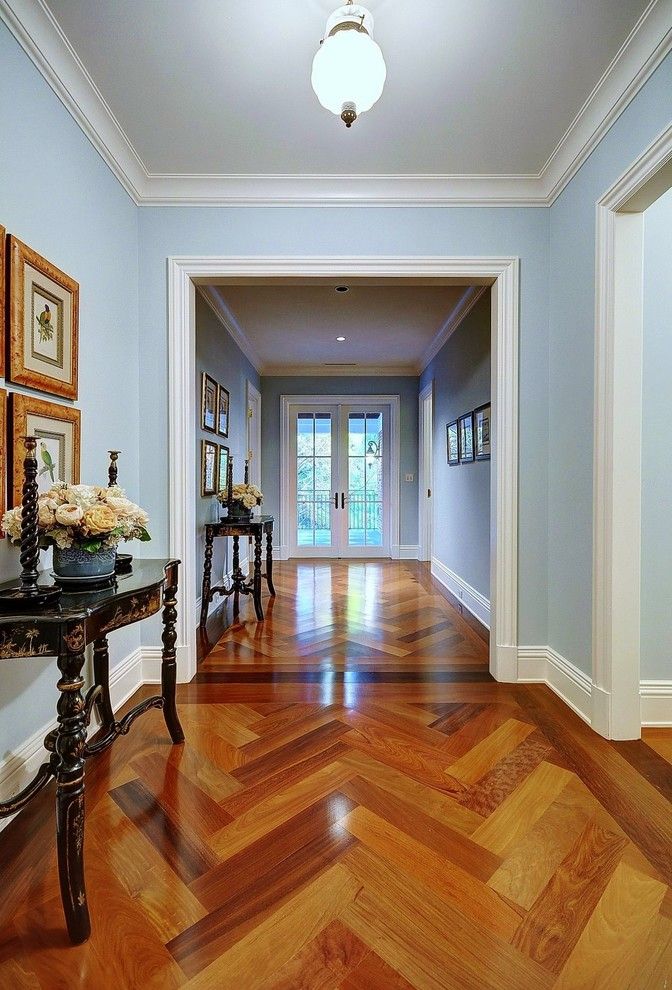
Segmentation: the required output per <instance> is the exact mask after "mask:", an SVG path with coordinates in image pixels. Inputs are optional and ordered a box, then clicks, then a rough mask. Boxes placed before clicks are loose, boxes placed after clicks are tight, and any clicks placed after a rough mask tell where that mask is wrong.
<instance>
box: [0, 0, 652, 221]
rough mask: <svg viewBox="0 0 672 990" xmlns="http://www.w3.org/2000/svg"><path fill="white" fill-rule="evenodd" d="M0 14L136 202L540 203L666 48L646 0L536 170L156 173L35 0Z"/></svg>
mask: <svg viewBox="0 0 672 990" xmlns="http://www.w3.org/2000/svg"><path fill="white" fill-rule="evenodd" d="M0 17H1V18H2V20H3V21H4V22H5V23H6V24H7V26H8V27H9V29H10V31H11V32H12V33H13V34H14V36H15V37H16V39H17V40H18V42H19V43H20V44H21V46H22V47H23V48H24V50H25V51H26V52H27V54H28V55H29V57H30V58H31V60H32V61H33V63H34V64H35V65H36V66H37V68H38V69H39V71H40V72H41V73H42V75H43V76H44V78H45V79H46V81H47V82H48V84H49V85H50V86H51V88H52V89H53V90H54V92H55V93H56V94H57V95H58V97H59V98H60V99H61V101H62V102H63V104H64V105H65V106H66V108H67V109H68V110H69V112H70V113H71V114H72V116H73V117H74V119H75V120H76V121H77V123H78V124H79V125H80V127H81V128H82V130H83V131H84V133H85V134H86V135H87V137H88V138H89V139H90V140H91V142H92V143H93V145H94V147H95V148H96V149H97V150H98V152H99V153H100V155H101V156H102V158H103V159H104V160H105V161H106V162H107V164H108V165H109V167H110V168H111V170H112V171H113V173H114V174H115V175H116V176H117V178H118V179H119V181H120V182H121V183H122V185H123V186H124V188H125V189H126V191H127V192H128V194H129V195H130V196H131V198H132V199H133V200H134V202H135V203H136V204H138V205H149V204H152V205H166V206H168V205H194V206H197V205H199V206H210V205H229V206H253V205H254V206H318V205H319V206H394V207H400V206H466V205H470V206H501V207H505V206H548V205H550V204H551V203H552V202H553V201H554V200H555V198H556V197H557V196H558V195H559V194H560V192H561V191H562V189H563V188H564V187H565V186H566V185H567V183H568V182H569V181H570V179H571V178H572V177H573V176H574V175H575V174H576V172H577V171H578V169H579V168H580V167H581V165H582V164H583V162H584V161H585V160H586V158H587V157H588V155H589V154H590V152H591V151H592V150H593V148H594V147H595V145H596V144H597V143H598V142H599V140H600V139H601V138H602V136H603V135H604V133H605V132H606V131H607V130H608V128H609V127H610V126H611V124H612V123H613V122H614V120H616V118H617V117H618V115H619V114H620V113H621V112H622V111H623V110H624V109H625V107H626V106H627V105H628V103H630V101H631V100H632V99H633V98H634V96H635V95H636V94H637V92H638V91H639V89H640V88H641V87H642V86H643V84H644V83H645V82H646V80H647V79H648V78H649V77H650V75H651V74H652V73H653V72H654V70H655V69H656V68H657V66H658V65H660V63H661V62H662V60H663V59H664V57H665V56H666V55H667V54H668V52H669V51H670V50H671V49H672V28H671V27H670V25H671V24H672V0H652V2H651V3H650V4H649V5H648V6H647V7H646V9H645V10H644V11H643V13H642V15H641V16H640V18H639V20H638V21H637V23H636V24H635V26H634V27H633V29H632V30H631V32H630V34H629V35H628V37H627V38H626V40H625V41H624V43H623V44H622V46H621V48H620V50H619V51H618V53H617V54H616V56H615V57H614V59H613V60H612V61H611V63H610V65H609V66H608V68H607V69H606V71H605V72H604V74H603V75H602V78H601V79H600V81H599V82H598V84H597V86H596V87H595V88H594V89H593V91H592V93H591V94H590V95H589V97H588V99H587V100H586V101H585V103H584V105H583V106H582V108H581V109H580V110H579V112H578V114H576V116H575V117H574V120H573V121H572V122H571V124H570V125H569V127H568V128H567V130H566V131H565V133H564V135H563V136H562V138H561V140H560V141H559V142H558V144H557V146H556V148H555V150H554V151H553V152H552V154H551V155H550V157H549V158H548V160H547V161H546V164H545V165H544V166H543V168H542V169H541V170H540V171H539V172H537V173H530V174H522V175H506V174H495V175H468V174H457V175H448V174H446V175H440V174H363V173H362V174H351V175H327V174H261V175H253V174H224V175H215V174H204V175H199V174H162V173H150V172H149V170H148V169H147V167H146V166H145V164H144V163H143V162H142V160H141V158H140V156H139V155H138V153H137V151H136V150H135V149H134V147H133V145H132V143H131V141H130V140H129V139H128V137H127V135H126V134H125V132H124V130H123V129H122V127H121V126H120V124H119V122H118V120H117V119H116V118H115V116H114V114H113V113H112V111H111V109H110V107H109V105H108V103H107V101H106V99H105V97H104V95H103V94H102V93H101V92H100V90H99V89H98V88H97V87H96V85H95V83H94V81H93V80H92V78H91V76H90V75H89V73H88V72H87V70H86V68H85V66H84V65H83V64H82V62H81V60H80V59H79V57H78V56H77V53H76V52H75V50H74V49H73V47H72V45H71V44H70V42H69V41H68V39H67V38H66V36H65V34H64V33H63V31H62V30H61V28H60V27H59V25H58V23H57V22H56V20H55V18H54V17H53V15H52V14H51V12H50V11H49V9H48V7H47V6H46V4H45V3H44V2H43V0H0Z"/></svg>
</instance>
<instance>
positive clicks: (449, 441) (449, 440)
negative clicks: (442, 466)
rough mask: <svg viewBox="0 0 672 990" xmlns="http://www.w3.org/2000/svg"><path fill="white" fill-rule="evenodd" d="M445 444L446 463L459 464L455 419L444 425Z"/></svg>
mask: <svg viewBox="0 0 672 990" xmlns="http://www.w3.org/2000/svg"><path fill="white" fill-rule="evenodd" d="M446 445H447V449H448V463H449V464H459V463H460V448H459V444H458V441H457V420H456V419H454V420H453V422H452V423H448V425H447V426H446Z"/></svg>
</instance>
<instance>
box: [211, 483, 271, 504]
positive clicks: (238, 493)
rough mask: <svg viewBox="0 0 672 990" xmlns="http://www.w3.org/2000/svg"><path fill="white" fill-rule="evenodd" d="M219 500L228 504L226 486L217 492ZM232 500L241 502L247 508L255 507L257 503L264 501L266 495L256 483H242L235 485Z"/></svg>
mask: <svg viewBox="0 0 672 990" xmlns="http://www.w3.org/2000/svg"><path fill="white" fill-rule="evenodd" d="M217 501H219V502H221V503H222V505H228V492H227V490H226V488H223V489H222V491H221V492H218V493H217ZM232 501H233V502H240V503H241V504H242V505H244V506H245V508H246V509H253V508H254V507H255V505H261V503H262V502H263V501H264V496H263V494H262V492H261V491H260V490H259V489H258V488H257V486H256V485H246V484H242V483H241V484H238V485H234V486H233V489H232Z"/></svg>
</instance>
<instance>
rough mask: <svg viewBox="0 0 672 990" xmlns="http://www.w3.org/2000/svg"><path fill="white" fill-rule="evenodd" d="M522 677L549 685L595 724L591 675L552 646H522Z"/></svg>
mask: <svg viewBox="0 0 672 990" xmlns="http://www.w3.org/2000/svg"><path fill="white" fill-rule="evenodd" d="M518 681H519V682H520V683H528V684H529V683H534V684H546V685H548V687H550V689H551V690H552V691H553V692H555V694H557V695H558V697H559V698H561V699H562V700H563V701H564V702H565V704H567V705H569V707H570V708H571V709H572V711H574V712H576V714H577V715H578V716H579V717H580V718H582V719H583V720H584V722H587V723H588V725H592V723H593V698H592V680H591V678H590V677H589V676H588V674H584V672H583V671H582V670H579V668H578V667H577V666H575V664H573V663H571V662H570V661H569V660H567V659H566V658H565V657H563V656H561V655H560V654H559V653H556V651H555V650H553V649H551V647H550V646H520V647H518Z"/></svg>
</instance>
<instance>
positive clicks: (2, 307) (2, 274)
mask: <svg viewBox="0 0 672 990" xmlns="http://www.w3.org/2000/svg"><path fill="white" fill-rule="evenodd" d="M6 245H7V231H6V230H5V228H4V227H3V226H2V224H0V378H4V377H5V350H6V347H5V315H6V312H7V296H6V276H7V264H6V257H5V249H6ZM3 440H4V434H3ZM2 504H3V505H4V504H5V503H4V499H3V502H2Z"/></svg>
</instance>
